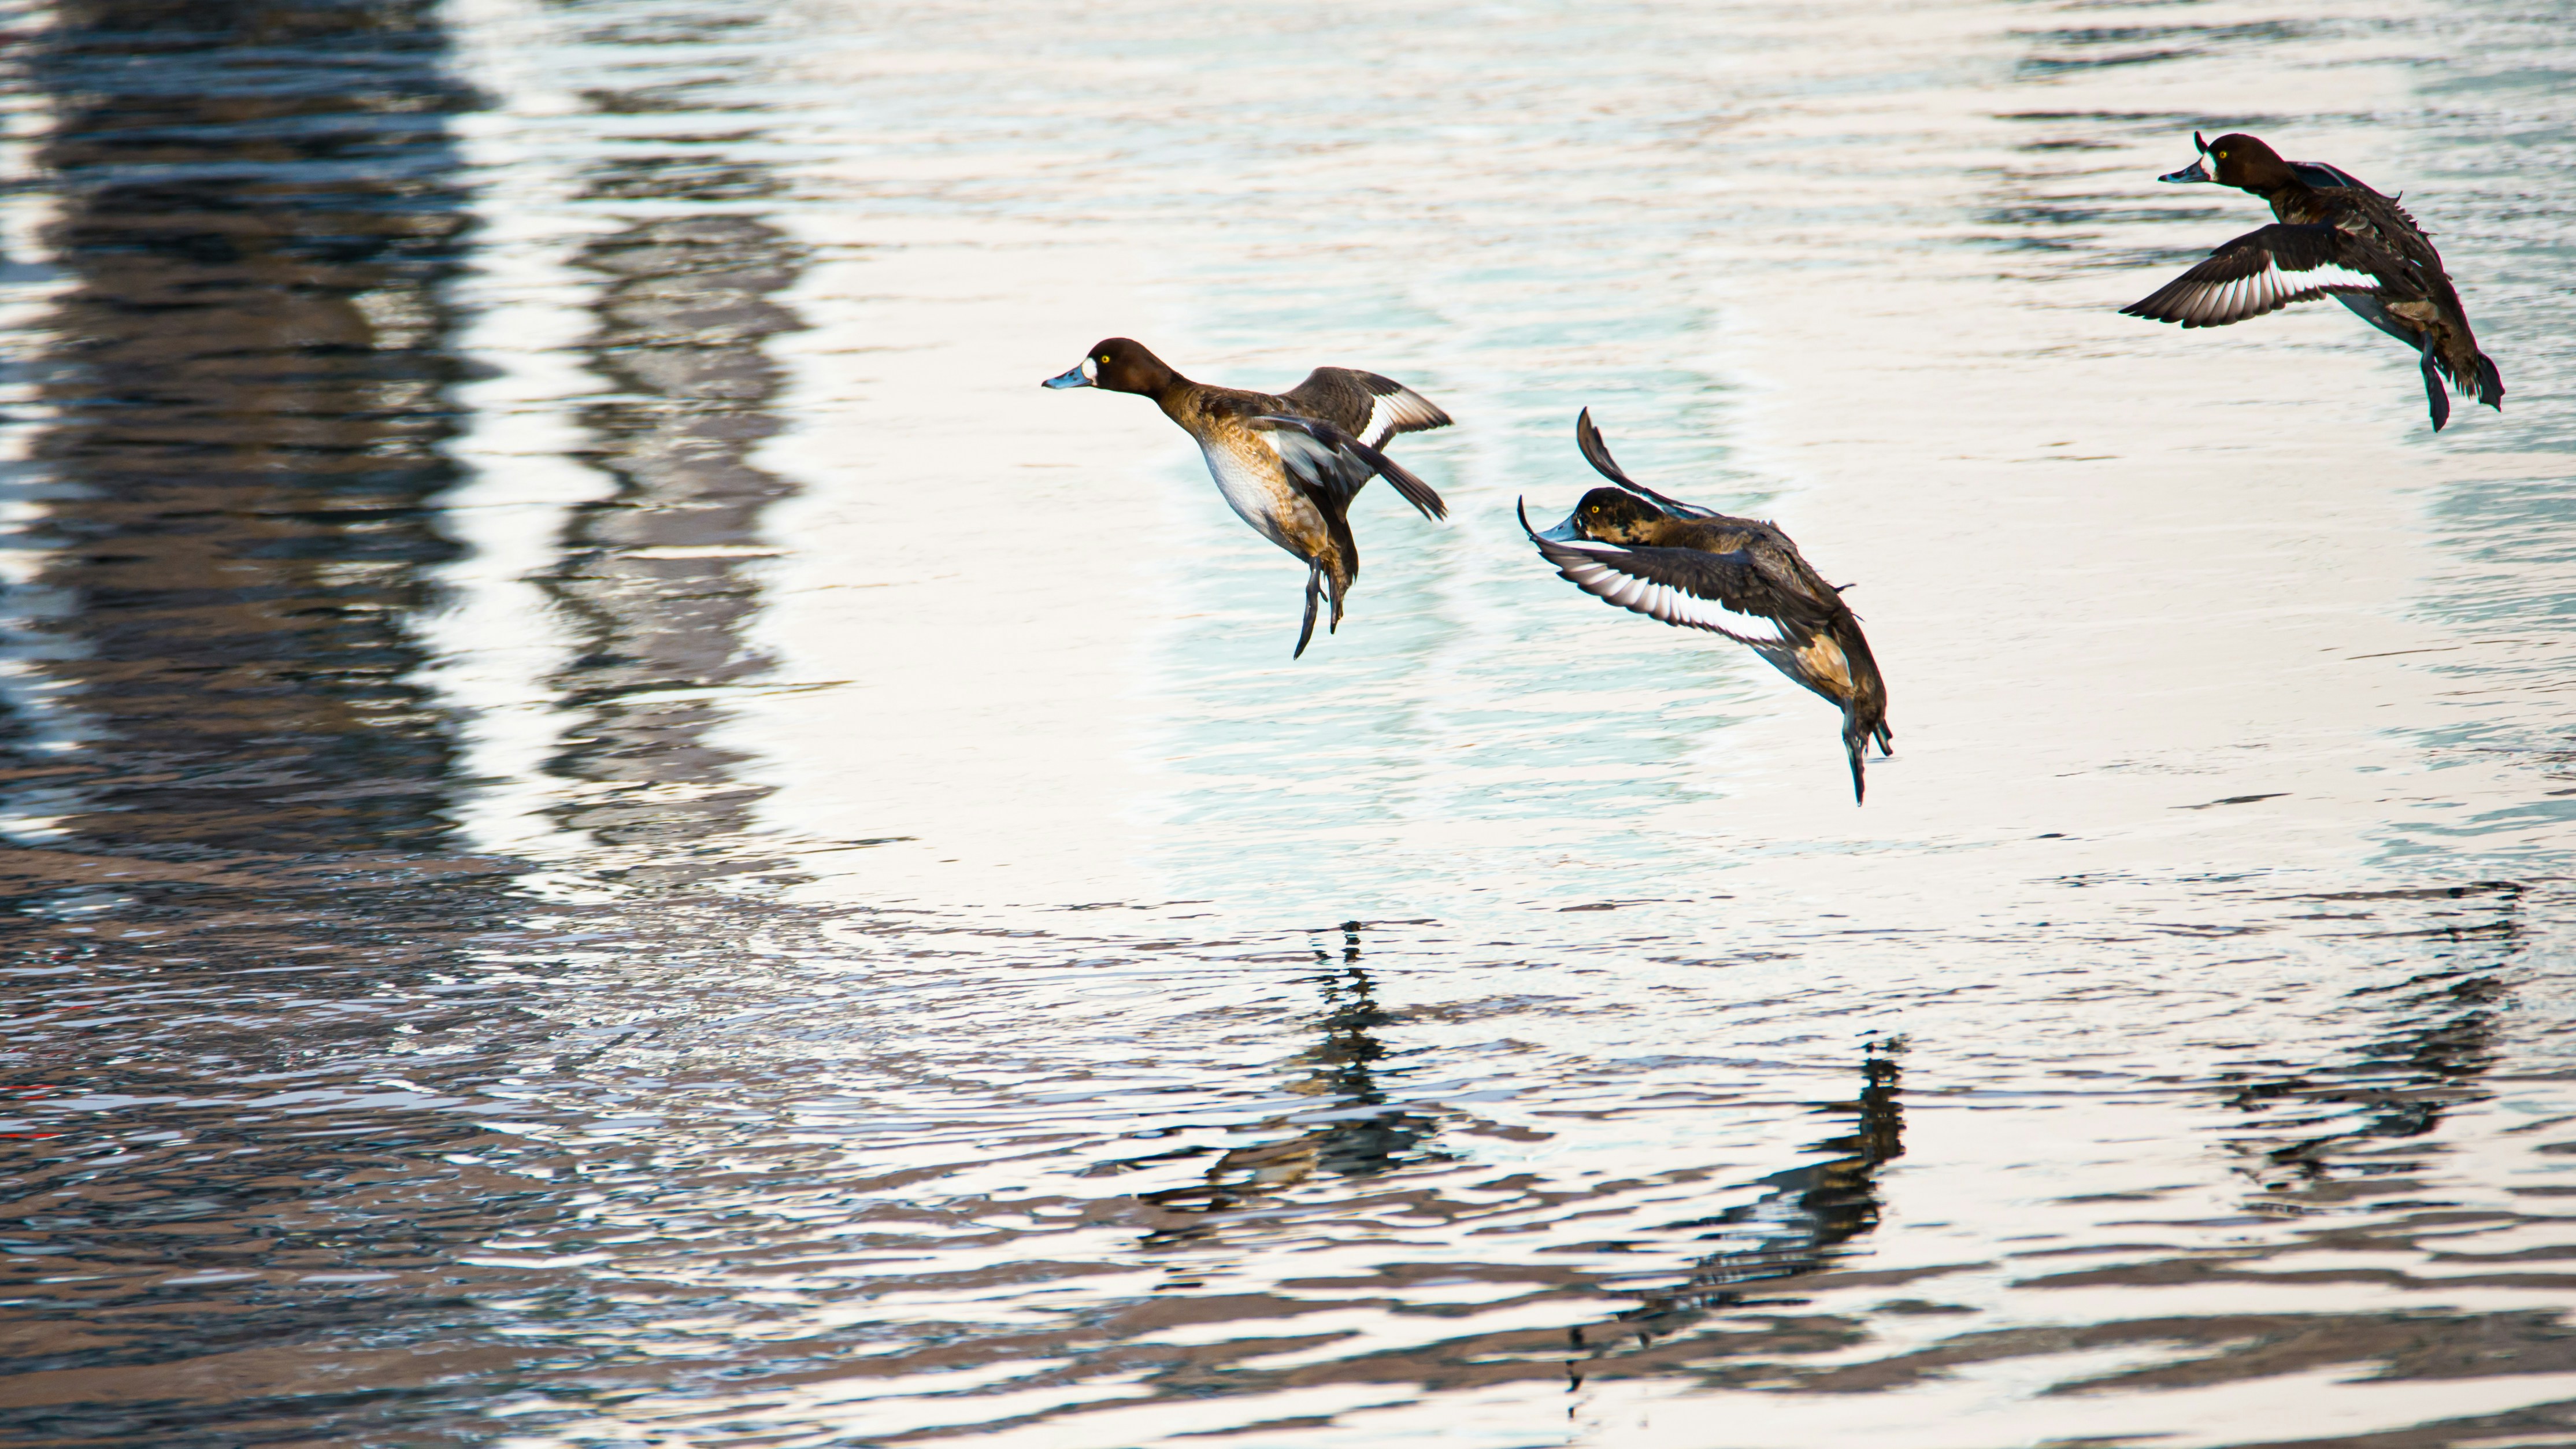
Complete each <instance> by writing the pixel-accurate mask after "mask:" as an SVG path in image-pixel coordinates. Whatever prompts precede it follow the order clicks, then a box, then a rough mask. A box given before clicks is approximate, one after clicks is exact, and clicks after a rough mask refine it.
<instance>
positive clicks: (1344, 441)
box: [1244, 414, 1449, 518]
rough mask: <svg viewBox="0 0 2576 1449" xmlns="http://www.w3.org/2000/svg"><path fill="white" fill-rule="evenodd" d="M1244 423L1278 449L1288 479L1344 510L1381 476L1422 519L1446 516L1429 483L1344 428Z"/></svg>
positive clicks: (1285, 419)
mask: <svg viewBox="0 0 2576 1449" xmlns="http://www.w3.org/2000/svg"><path fill="white" fill-rule="evenodd" d="M1244 423H1245V425H1246V426H1248V427H1250V428H1251V429H1252V430H1253V431H1255V432H1257V433H1262V434H1266V435H1267V436H1268V437H1269V439H1270V445H1271V446H1272V447H1274V448H1276V449H1278V450H1279V461H1280V462H1281V463H1282V464H1284V465H1286V467H1287V469H1288V477H1289V481H1291V482H1293V483H1295V484H1297V485H1298V486H1300V487H1303V488H1307V489H1311V490H1314V491H1316V492H1319V493H1323V494H1326V495H1329V496H1330V497H1332V498H1334V499H1336V500H1338V501H1339V502H1340V504H1341V505H1342V507H1344V508H1347V507H1349V506H1350V501H1351V497H1352V495H1354V494H1356V493H1358V492H1359V491H1360V489H1361V488H1363V487H1365V486H1367V484H1368V480H1369V479H1370V478H1371V477H1373V476H1383V477H1384V478H1385V479H1386V481H1387V482H1389V483H1391V484H1393V485H1394V486H1395V491H1396V492H1398V493H1401V494H1403V495H1404V501H1405V502H1407V503H1410V504H1412V505H1413V506H1414V507H1416V508H1419V509H1421V510H1422V516H1423V517H1425V518H1445V517H1447V516H1448V514H1449V505H1448V504H1446V503H1443V502H1441V501H1440V495H1439V494H1437V493H1434V492H1432V491H1431V485H1430V484H1428V483H1425V482H1423V481H1422V480H1421V479H1419V478H1416V477H1414V476H1413V475H1412V474H1411V473H1408V472H1406V471H1405V470H1404V467H1403V465H1402V464H1399V463H1397V462H1396V461H1395V460H1394V459H1393V458H1390V457H1388V456H1387V455H1386V454H1384V453H1381V452H1379V451H1378V450H1377V449H1375V448H1373V447H1370V446H1369V445H1368V444H1366V443H1363V442H1361V441H1360V440H1359V439H1357V438H1355V437H1352V436H1351V435H1350V433H1349V431H1348V430H1346V429H1344V428H1340V427H1336V426H1335V425H1333V424H1331V423H1328V422H1324V421H1322V420H1320V419H1317V418H1301V417H1290V416H1287V415H1284V414H1280V415H1262V416H1254V417H1249V418H1246V419H1244ZM1328 511H1330V510H1328Z"/></svg>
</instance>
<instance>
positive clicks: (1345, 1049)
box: [1139, 921, 1439, 1241]
mask: <svg viewBox="0 0 2576 1449" xmlns="http://www.w3.org/2000/svg"><path fill="white" fill-rule="evenodd" d="M1359 931H1360V927H1359V923H1358V922H1356V921H1354V922H1350V923H1348V924H1346V925H1344V926H1343V927H1342V953H1341V959H1340V961H1339V962H1335V961H1334V959H1333V957H1332V955H1331V954H1330V953H1329V952H1326V951H1323V950H1320V949H1319V950H1317V951H1316V953H1315V959H1316V961H1317V963H1318V964H1319V965H1322V966H1324V967H1325V968H1326V970H1325V971H1324V973H1323V974H1322V975H1319V976H1317V977H1316V978H1315V984H1316V985H1317V986H1318V987H1320V988H1321V989H1322V991H1323V996H1324V1013H1323V1016H1322V1017H1321V1018H1320V1023H1319V1024H1320V1025H1321V1026H1322V1027H1323V1036H1322V1039H1321V1040H1320V1041H1318V1042H1317V1043H1316V1044H1315V1045H1314V1047H1312V1048H1311V1049H1309V1050H1308V1051H1307V1052H1306V1054H1305V1060H1306V1061H1307V1062H1308V1063H1310V1064H1311V1065H1312V1069H1311V1070H1310V1071H1309V1072H1308V1073H1307V1074H1306V1076H1305V1077H1304V1078H1303V1079H1301V1080H1299V1081H1297V1082H1295V1083H1293V1084H1291V1085H1290V1087H1289V1090H1290V1091H1292V1092H1295V1093H1297V1094H1299V1095H1301V1096H1310V1097H1317V1098H1322V1099H1325V1101H1326V1102H1329V1103H1331V1104H1333V1105H1334V1106H1336V1107H1338V1108H1339V1109H1340V1110H1341V1111H1343V1112H1345V1113H1348V1114H1349V1115H1346V1116H1341V1117H1338V1118H1337V1119H1336V1120H1334V1121H1330V1122H1325V1123H1322V1124H1320V1125H1318V1126H1316V1127H1313V1128H1311V1129H1309V1130H1307V1131H1305V1132H1301V1133H1299V1134H1297V1135H1296V1136H1294V1137H1287V1138H1281V1139H1278V1140H1275V1141H1269V1142H1256V1143H1251V1144H1249V1145H1246V1146H1243V1147H1237V1148H1234V1149H1232V1150H1231V1151H1228V1152H1226V1153H1225V1154H1224V1155H1222V1156H1220V1157H1218V1158H1217V1160H1216V1162H1215V1164H1214V1165H1213V1166H1211V1167H1209V1168H1208V1170H1207V1175H1206V1180H1205V1181H1203V1182H1198V1183H1193V1184H1191V1185H1190V1186H1187V1187H1177V1188H1169V1189H1166V1190H1164V1191H1161V1192H1149V1193H1142V1194H1139V1196H1141V1197H1142V1198H1143V1200H1144V1201H1146V1202H1149V1203H1152V1204H1154V1205H1155V1206H1156V1207H1160V1208H1165V1209H1169V1210H1172V1211H1178V1212H1187V1213H1212V1212H1219V1211H1222V1210H1224V1209H1226V1208H1230V1207H1235V1206H1239V1205H1241V1204H1242V1203H1244V1202H1245V1201H1247V1200H1249V1199H1252V1198H1255V1197H1259V1196H1261V1195H1262V1194H1264V1193H1266V1192H1269V1191H1271V1190H1274V1189H1277V1188H1283V1187H1287V1186H1289V1185H1291V1184H1293V1183H1296V1182H1299V1181H1302V1180H1304V1179H1305V1178H1306V1177H1308V1176H1310V1175H1312V1174H1313V1173H1314V1172H1315V1171H1316V1170H1317V1169H1319V1168H1320V1169H1321V1170H1323V1171H1325V1172H1330V1173H1335V1174H1337V1175H1340V1176H1343V1177H1365V1176H1368V1175H1370V1174H1372V1173H1377V1172H1382V1171H1384V1170H1386V1169H1387V1168H1388V1167H1391V1166H1393V1165H1395V1164H1396V1163H1397V1162H1398V1161H1399V1160H1401V1159H1406V1158H1410V1157H1414V1156H1417V1155H1419V1154H1418V1152H1417V1149H1418V1148H1419V1146H1420V1144H1421V1143H1422V1141H1423V1139H1425V1138H1427V1137H1429V1136H1430V1135H1431V1134H1432V1133H1433V1132H1434V1131H1436V1130H1437V1129H1438V1126H1439V1124H1438V1122H1437V1121H1435V1120H1434V1119H1433V1118H1431V1117H1428V1116H1425V1115H1423V1114H1421V1113H1418V1112H1408V1111H1405V1110H1403V1109H1402V1108H1387V1109H1385V1110H1381V1111H1373V1112H1371V1111H1355V1110H1353V1109H1365V1108H1371V1107H1381V1108H1382V1107H1384V1105H1385V1102H1386V1093H1385V1092H1384V1091H1382V1090H1381V1089H1380V1088H1379V1087H1378V1084H1377V1080H1376V1076H1375V1072H1374V1064H1375V1063H1376V1062H1377V1061H1378V1060H1379V1059H1380V1058H1382V1057H1384V1056H1385V1055H1386V1044H1385V1043H1384V1042H1381V1041H1379V1040H1378V1038H1377V1028H1378V1027H1379V1026H1380V1025H1382V1024H1383V1023H1384V1022H1385V1021H1386V1013H1385V1012H1384V1011H1382V1010H1380V1009H1379V1007H1378V1004H1377V1001H1376V998H1375V996H1374V994H1373V983H1372V982H1371V981H1370V980H1369V975H1368V972H1367V971H1366V970H1364V969H1363V968H1362V967H1361V966H1360V964H1359V960H1360V937H1359ZM1196 1231H1198V1228H1197V1226H1196V1225H1194V1224H1193V1225H1190V1226H1188V1227H1183V1228H1166V1229H1160V1230H1157V1231H1156V1232H1155V1233H1154V1234H1153V1235H1152V1237H1151V1238H1150V1239H1149V1241H1170V1240H1172V1239H1174V1238H1178V1237H1184V1236H1188V1235H1191V1234H1192V1233H1194V1232H1196Z"/></svg>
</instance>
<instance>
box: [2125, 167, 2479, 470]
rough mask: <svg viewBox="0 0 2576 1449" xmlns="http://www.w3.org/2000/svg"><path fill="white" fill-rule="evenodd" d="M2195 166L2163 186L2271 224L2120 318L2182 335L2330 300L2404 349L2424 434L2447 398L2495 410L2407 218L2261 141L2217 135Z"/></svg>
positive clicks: (2444, 286) (2470, 338)
mask: <svg viewBox="0 0 2576 1449" xmlns="http://www.w3.org/2000/svg"><path fill="white" fill-rule="evenodd" d="M2191 141H2192V144H2193V145H2195V146H2197V147H2199V148H2200V157H2199V159H2197V160H2195V161H2193V162H2192V163H2191V164H2190V165H2189V166H2186V167H2184V168H2183V169H2182V170H2180V171H2173V172H2168V173H2166V174H2165V175H2164V176H2162V177H2160V178H2158V179H2160V180H2164V181H2213V182H2216V183H2218V184H2219V185H2221V186H2233V187H2236V188H2238V189H2239V190H2243V191H2250V192H2252V193H2254V194H2255V195H2256V196H2259V197H2261V198H2263V199H2264V200H2265V201H2267V202H2270V203H2271V205H2272V215H2273V216H2275V217H2277V218H2278V219H2279V221H2278V224H2277V225H2273V226H2267V227H2263V228H2260V229H2258V230H2255V231H2249V232H2247V233H2246V234H2245V235H2243V236H2240V237H2238V238H2236V239H2235V240H2234V241H2231V242H2229V243H2227V244H2226V245H2225V246H2222V247H2220V248H2219V249H2218V250H2216V251H2214V252H2211V253H2210V254H2209V260H2207V261H2205V262H2202V263H2201V264H2199V265H2198V266H2195V267H2193V268H2192V269H2191V270H2190V271H2187V272H2185V273H2183V274H2182V275H2181V276H2179V277H2176V278H2175V279H2174V280H2172V281H2171V282H2168V283H2166V284H2165V285H2164V286H2163V287H2162V288H2160V289H2158V290H2157V291H2156V292H2155V294H2154V295H2152V296H2150V297H2148V298H2146V299H2145V300H2144V301H2140V302H2133V303H2131V304H2130V305H2128V306H2126V307H2123V308H2121V309H2120V310H2121V311H2122V312H2124V313H2126V314H2128V315H2129V316H2132V317H2145V318H2148V319H2149V320H2151V321H2156V322H2179V323H2181V324H2182V325H2183V326H2185V327H2224V326H2226V325H2227V324H2228V323H2230V322H2242V321H2244V320H2245V319H2246V318H2248V317H2260V316H2262V315H2263V314H2264V313H2266V312H2271V311H2276V310H2278V309H2280V308H2282V307H2287V306H2289V305H2290V304H2291V303H2293V302H2305V301H2310V300H2312V299H2314V298H2317V297H2332V298H2334V299H2335V300H2336V301H2338V302H2341V303H2342V304H2343V305H2345V306H2346V307H2349V308H2351V309H2352V311H2353V312H2354V314H2355V315H2357V316H2359V317H2360V318H2361V319H2362V320H2363V321H2365V322H2368V323H2369V324H2370V325H2371V326H2373V327H2376V328H2378V329H2379V330H2380V331H2382V332H2385V333H2387V334H2388V335H2389V336H2391V337H2394V338H2396V339H2397V340H2398V341H2400V342H2403V343H2405V344H2406V345H2407V346H2409V347H2411V348H2413V349H2415V351H2416V353H2417V355H2418V357H2419V359H2420V365H2421V366H2422V368H2423V371H2424V396H2425V399H2426V401H2427V402H2428V403H2429V404H2430V405H2431V407H2432V410H2433V431H2435V432H2437V433H2438V432H2440V431H2441V430H2442V425H2443V424H2444V423H2447V422H2449V421H2450V420H2451V399H2450V396H2449V389H2446V388H2445V387H2444V382H2445V381H2446V380H2447V381H2448V383H2449V388H2455V389H2457V390H2458V391H2459V392H2460V393H2461V394H2462V395H2464V396H2475V397H2476V398H2477V400H2478V401H2480V402H2482V403H2485V404H2486V405H2487V406H2488V407H2491V408H2494V409H2496V410H2498V411H2499V412H2501V411H2502V410H2503V408H2504V379H2503V378H2502V377H2500V376H2498V375H2497V373H2496V365H2495V364H2494V363H2493V362H2491V361H2489V360H2488V358H2487V355H2486V354H2485V353H2483V352H2480V351H2478V339H2477V338H2476V336H2474V335H2473V334H2472V333H2471V332H2470V331H2469V314H2468V312H2467V310H2466V309H2465V308H2463V307H2462V306H2461V305H2460V294H2459V293H2458V292H2456V291H2454V290H2453V289H2452V287H2451V277H2450V274H2449V273H2447V272H2445V271H2443V270H2442V254H2441V253H2440V252H2437V251H2435V250H2433V243H2432V241H2431V240H2430V239H2428V238H2427V237H2426V236H2425V235H2424V229H2423V228H2422V227H2420V226H2417V225H2416V224H2415V218H2413V217H2411V216H2408V215H2407V214H2406V209H2405V208H2404V207H2402V206H2399V205H2398V204H2397V198H2395V197H2393V196H2383V195H2381V194H2380V193H2378V192H2376V191H2373V190H2371V189H2370V188H2369V187H2367V186H2364V185H2362V184H2361V182H2359V181H2357V180H2355V179H2354V178H2353V177H2352V175H2351V174H2350V173H2349V172H2346V171H2344V170H2342V169H2341V168H2339V167H2334V166H2328V165H2325V164H2323V163H2321V162H2315V161H2284V160H2282V159H2281V157H2280V155H2279V154H2278V153H2276V152H2275V151H2273V149H2272V148H2271V147H2269V146H2266V145H2264V144H2263V143H2262V142H2261V141H2258V140H2256V139H2254V138H2253V137H2252V136H2247V135H2241V134H2238V135H2226V136H2221V137H2219V138H2218V139H2217V140H2215V141H2204V140H2202V139H2201V138H2200V133H2199V132H2197V131H2194V132H2193V133H2192V137H2191Z"/></svg>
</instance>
